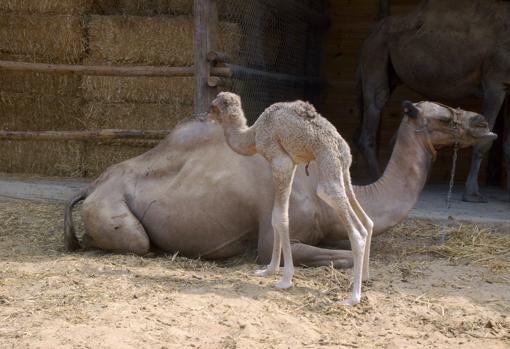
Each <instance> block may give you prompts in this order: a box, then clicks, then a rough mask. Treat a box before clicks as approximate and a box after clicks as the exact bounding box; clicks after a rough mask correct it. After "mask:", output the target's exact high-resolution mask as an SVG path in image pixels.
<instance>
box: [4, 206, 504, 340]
mask: <svg viewBox="0 0 510 349" xmlns="http://www.w3.org/2000/svg"><path fill="white" fill-rule="evenodd" d="M62 211H63V206H62V205H61V204H43V203H33V202H26V201H12V200H10V201H0V348H160V349H163V348H255V347H257V348H477V349H479V348H491V349H492V348H493V349H497V348H510V291H509V290H510V288H509V286H510V255H509V250H508V249H509V246H510V235H504V234H503V235H500V234H498V232H497V229H493V230H485V229H478V228H477V227H474V226H454V227H448V228H446V227H442V226H437V225H435V224H433V223H430V222H425V221H407V222H405V223H404V224H403V225H401V226H399V227H397V228H395V229H394V230H393V231H392V232H390V233H388V234H386V235H385V236H383V237H379V238H376V239H375V241H374V242H373V254H372V262H371V274H372V280H371V281H370V282H368V283H366V284H365V285H364V286H363V299H362V303H361V304H360V305H359V306H356V307H354V308H345V307H342V306H337V305H335V301H337V300H338V299H343V298H346V297H348V296H349V280H350V273H349V272H343V271H337V270H334V269H332V268H328V267H324V268H298V269H297V272H296V276H295V280H294V281H295V287H294V288H292V289H291V290H286V291H280V290H276V289H275V288H273V287H272V284H273V283H274V282H275V281H276V278H271V279H260V278H256V277H253V271H254V270H255V269H256V266H255V264H254V260H255V255H254V252H253V251H251V252H247V254H246V255H245V256H242V257H239V258H234V259H230V260H227V261H222V262H206V261H194V260H188V259H186V258H181V257H179V256H172V255H161V254H151V255H149V256H147V257H143V258H142V257H138V256H131V255H115V254H106V253H102V252H97V251H83V252H78V253H66V252H64V251H63V249H62V243H61V239H62ZM441 231H443V232H445V234H446V235H445V236H444V237H445V241H446V242H445V243H441V241H442V240H441V234H440V232H441Z"/></svg>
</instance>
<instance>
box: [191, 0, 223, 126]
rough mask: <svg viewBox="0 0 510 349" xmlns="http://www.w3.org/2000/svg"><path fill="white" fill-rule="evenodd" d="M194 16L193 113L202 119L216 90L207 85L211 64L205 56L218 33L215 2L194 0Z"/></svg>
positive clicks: (212, 47) (211, 49) (214, 44)
mask: <svg viewBox="0 0 510 349" xmlns="http://www.w3.org/2000/svg"><path fill="white" fill-rule="evenodd" d="M193 14H194V16H195V38H194V46H195V47H194V50H195V95H194V100H193V102H194V108H193V112H194V115H195V117H199V118H203V117H204V114H205V113H207V110H208V109H209V104H210V103H211V101H212V100H213V99H214V97H215V96H216V88H214V87H210V86H209V85H208V84H207V81H208V79H209V76H210V75H211V70H212V67H213V62H210V61H209V60H208V59H207V54H208V53H209V52H210V51H214V50H215V48H216V36H217V32H218V8H217V4H216V0H194V9H193Z"/></svg>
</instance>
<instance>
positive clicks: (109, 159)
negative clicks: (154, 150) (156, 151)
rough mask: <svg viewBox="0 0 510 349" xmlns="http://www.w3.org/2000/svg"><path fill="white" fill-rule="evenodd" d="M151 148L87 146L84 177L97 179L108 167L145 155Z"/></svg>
mask: <svg viewBox="0 0 510 349" xmlns="http://www.w3.org/2000/svg"><path fill="white" fill-rule="evenodd" d="M149 149H150V147H132V146H127V145H95V144H87V148H86V151H85V156H84V163H83V170H84V171H83V176H84V177H92V178H93V177H97V176H99V175H100V174H101V173H103V172H104V170H106V169H107V168H108V167H110V166H111V165H113V164H117V163H119V162H122V161H124V160H127V159H131V158H133V157H135V156H138V155H140V154H143V153H145V152H146V151H147V150H149Z"/></svg>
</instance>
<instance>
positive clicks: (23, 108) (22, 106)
mask: <svg viewBox="0 0 510 349" xmlns="http://www.w3.org/2000/svg"><path fill="white" fill-rule="evenodd" d="M81 114H82V100H81V99H80V98H76V97H54V96H44V95H39V96H37V95H32V96H30V95H25V94H20V93H7V92H2V93H0V125H1V126H0V128H1V129H2V130H9V131H45V130H75V129H81V128H83V124H82V122H81V121H80V118H81Z"/></svg>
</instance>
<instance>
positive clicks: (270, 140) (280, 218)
mask: <svg viewBox="0 0 510 349" xmlns="http://www.w3.org/2000/svg"><path fill="white" fill-rule="evenodd" d="M209 117H210V118H212V119H214V120H216V121H218V122H219V123H220V124H221V125H222V127H223V130H224V133H225V138H226V140H227V143H228V144H229V146H230V147H231V148H232V149H233V150H234V151H235V152H237V153H239V154H242V155H255V154H256V153H259V154H260V155H262V156H263V157H264V158H265V159H266V160H267V161H269V163H270V164H271V168H272V171H273V179H274V185H275V196H274V205H273V214H272V225H273V230H274V245H273V254H272V257H271V262H270V264H269V265H268V266H267V268H266V269H263V270H259V271H257V275H260V276H268V275H271V274H273V273H275V272H276V271H277V270H278V268H279V266H280V255H281V252H282V248H283V262H284V267H283V275H282V278H281V279H280V281H278V283H277V284H276V287H278V288H288V287H291V286H292V276H293V274H294V265H293V262H292V255H291V247H290V239H289V213H288V210H289V197H290V192H291V188H292V181H293V178H294V172H295V170H296V166H297V165H298V164H303V163H304V164H307V163H309V162H310V161H312V160H315V161H317V165H318V168H319V184H318V187H317V195H318V196H319V197H320V198H321V199H322V200H324V201H325V202H326V203H328V204H329V205H330V206H331V207H333V208H334V209H336V212H337V214H338V216H339V218H340V220H341V221H342V223H343V224H344V225H345V226H346V227H347V231H348V234H349V240H350V242H351V247H352V254H353V260H354V269H353V276H354V281H353V292H352V298H351V299H348V300H345V301H343V302H342V304H346V305H354V304H357V303H359V301H360V297H361V279H362V276H363V280H366V279H368V260H369V254H370V240H371V235H372V228H373V223H372V220H371V219H370V218H369V217H368V216H367V215H366V214H365V212H364V211H363V209H362V208H361V206H360V205H359V203H358V201H357V200H356V197H355V196H354V191H353V189H352V185H351V178H350V173H349V167H350V166H351V161H352V159H351V153H350V149H349V145H348V144H347V142H345V140H344V139H343V138H342V137H341V136H340V135H339V134H338V132H337V131H336V129H335V127H334V126H333V125H332V124H331V123H329V122H328V121H327V120H326V119H325V118H323V117H322V116H321V115H319V113H317V111H316V110H315V108H314V107H313V106H312V105H311V104H309V103H307V102H303V101H296V102H288V103H276V104H273V105H271V106H270V107H269V108H267V109H266V110H265V111H264V112H263V113H262V114H261V115H260V117H259V118H258V120H257V121H256V122H255V124H254V125H253V126H252V127H248V126H247V122H246V118H245V116H244V112H243V109H242V106H241V99H240V98H239V96H237V95H236V94H233V93H229V92H222V93H220V94H218V96H217V97H216V99H214V101H213V102H212V104H211V109H210V112H209Z"/></svg>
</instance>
